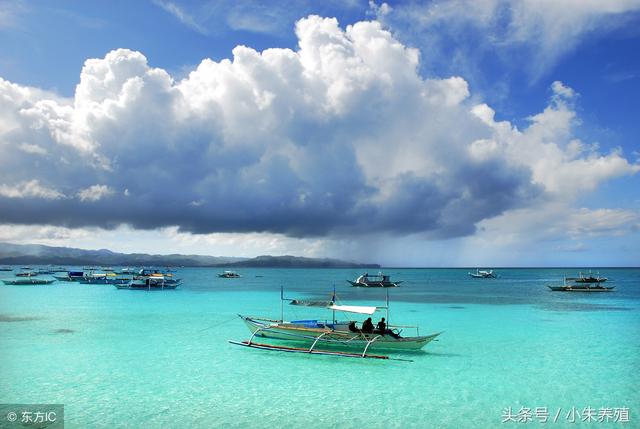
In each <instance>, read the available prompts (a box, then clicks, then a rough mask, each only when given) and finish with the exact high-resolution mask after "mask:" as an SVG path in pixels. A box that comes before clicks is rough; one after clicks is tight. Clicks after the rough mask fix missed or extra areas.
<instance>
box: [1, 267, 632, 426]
mask: <svg viewBox="0 0 640 429" xmlns="http://www.w3.org/2000/svg"><path fill="white" fill-rule="evenodd" d="M218 271H220V270H214V269H195V268H184V269H181V270H179V271H178V273H177V276H178V277H180V278H182V279H183V284H182V286H180V287H179V288H178V289H176V290H172V291H163V292H146V291H132V290H117V289H116V288H115V287H113V286H105V285H81V284H76V283H65V282H57V283H54V284H52V285H48V286H6V285H1V286H0V403H62V404H64V405H65V427H66V428H89V427H98V428H124V427H127V428H188V427H195V428H305V429H311V428H358V429H375V428H498V427H499V428H509V427H514V428H516V427H518V428H528V427H550V428H556V427H558V428H560V427H594V428H595V427H598V428H599V427H602V428H604V427H606V428H609V427H625V428H632V427H633V428H638V427H640V388H639V387H638V382H639V379H638V374H639V372H638V370H640V312H639V310H640V269H604V268H601V269H599V270H598V271H599V272H600V273H601V275H605V276H607V277H609V278H610V281H609V282H607V283H606V284H607V285H612V286H613V285H615V286H616V289H615V292H612V293H593V294H578V293H563V292H551V291H549V290H548V289H547V288H546V286H545V285H547V284H552V283H561V281H562V277H563V276H575V275H577V271H578V270H576V269H502V270H497V272H498V274H499V278H497V279H472V278H470V277H469V276H468V275H467V271H469V270H467V269H387V270H385V273H388V274H390V275H391V276H392V279H393V280H404V283H403V284H402V285H401V287H399V288H396V289H392V290H390V291H389V293H390V299H391V310H390V321H391V324H401V325H414V324H418V325H420V333H421V334H428V333H432V332H439V331H444V332H443V333H442V335H441V336H440V337H439V339H438V341H434V342H432V343H430V344H428V345H427V346H426V347H425V350H424V352H419V353H401V354H398V353H394V354H393V356H395V357H401V358H405V359H412V360H413V362H400V361H379V360H373V359H368V360H365V359H347V358H335V357H328V356H312V355H303V354H290V353H282V352H274V351H264V350H256V349H248V348H244V347H239V346H236V345H232V344H229V343H228V342H227V340H228V339H235V340H245V339H248V338H249V331H248V329H247V328H246V326H245V325H244V324H243V323H242V322H241V320H240V319H239V318H238V317H237V314H243V315H253V316H264V317H270V318H273V319H278V318H280V286H284V288H285V295H286V296H287V297H291V298H314V297H315V298H329V297H330V295H331V293H332V290H333V287H334V286H335V288H336V292H337V294H338V297H339V298H340V299H341V300H342V302H343V303H355V304H370V305H376V304H384V298H385V296H384V291H382V290H380V289H361V288H353V287H351V286H350V285H348V283H347V282H346V280H347V279H352V280H353V279H354V278H356V277H357V276H358V275H359V274H361V272H359V271H358V270H353V269H340V270H333V269H331V270H330V269H326V270H322V269H318V270H308V269H242V270H240V274H241V275H242V277H241V278H239V279H223V278H218V277H217V276H216V273H217V272H218ZM594 272H595V270H594ZM2 274H3V273H0V275H2ZM384 315H385V314H384V313H380V314H377V315H376V316H375V319H377V318H379V317H381V316H384ZM315 317H319V318H323V319H324V318H328V317H329V318H330V317H331V314H330V313H327V312H326V311H325V310H322V309H318V308H303V307H295V306H289V305H287V306H285V318H287V319H306V318H315ZM360 320H362V319H360ZM542 407H546V408H547V412H548V413H549V417H548V419H549V420H548V421H547V423H542V422H541V418H542V417H541V415H542V412H543V411H544V410H543V409H542ZM587 407H590V408H591V409H593V410H595V414H596V416H595V417H596V418H597V414H598V413H599V412H600V410H602V409H608V408H611V409H612V410H613V409H617V410H616V414H615V417H616V418H618V419H620V418H622V419H625V416H624V410H625V409H626V410H627V413H628V419H629V421H628V422H627V423H622V422H620V421H618V422H614V421H613V415H610V416H609V417H608V419H609V422H608V423H607V422H606V421H604V422H602V423H598V422H597V421H591V422H589V421H588V420H589V419H587V421H583V418H584V416H585V413H584V410H585V408H587ZM509 408H511V412H512V414H513V416H514V419H515V416H516V415H517V413H518V412H520V414H519V418H520V419H521V420H523V419H526V409H527V408H530V409H531V410H532V415H531V419H529V420H530V421H526V422H525V421H521V422H514V421H506V422H504V423H503V420H509V412H508V409H509ZM536 408H539V410H538V415H537V416H536V415H535V409H536ZM572 410H575V411H577V413H574V415H573V416H572V415H570V414H571V412H572ZM0 418H2V416H0ZM554 418H556V422H553V421H552V420H553V419H554ZM572 418H573V419H575V422H574V423H572V422H571V420H572Z"/></svg>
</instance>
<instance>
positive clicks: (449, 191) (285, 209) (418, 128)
mask: <svg viewBox="0 0 640 429" xmlns="http://www.w3.org/2000/svg"><path fill="white" fill-rule="evenodd" d="M295 32H296V35H297V37H298V49H296V50H291V49H278V48H273V49H267V50H264V51H262V52H258V51H256V50H254V49H252V48H250V47H246V46H238V47H236V48H235V49H234V50H233V52H232V54H233V56H232V58H229V59H223V60H221V61H218V62H216V61H213V60H210V59H204V60H203V61H202V62H201V63H200V64H199V65H198V66H197V67H196V68H195V69H194V70H193V71H192V72H191V73H190V74H189V75H188V76H187V77H185V78H184V79H182V80H175V79H174V77H172V76H171V75H170V74H169V73H168V72H167V71H165V70H163V69H160V68H155V67H152V66H151V65H149V63H148V61H147V59H146V57H145V56H144V55H143V53H141V52H135V51H131V50H128V49H117V50H114V51H111V52H109V53H108V54H106V56H105V57H104V58H95V59H88V60H87V61H86V62H85V65H84V67H83V69H82V72H81V74H80V83H79V84H78V86H77V88H76V92H75V94H74V96H73V98H71V99H63V98H60V97H56V96H54V95H52V94H48V93H45V92H43V91H38V90H36V89H32V88H25V87H22V86H20V85H16V84H13V83H10V82H7V81H4V80H0V97H2V99H3V100H4V102H3V103H2V105H0V151H1V155H2V156H0V183H5V184H6V185H3V186H12V187H7V188H2V189H3V191H2V194H0V209H1V210H0V222H6V223H16V224H18V223H22V224H38V225H40V224H47V223H48V224H52V225H63V226H67V227H103V228H114V227H117V226H118V225H122V224H127V225H131V226H132V227H133V228H139V229H152V228H162V227H171V226H175V227H178V228H179V230H180V231H181V232H184V231H187V232H191V233H195V234H209V233H238V232H239V233H244V232H256V233H275V234H283V235H287V236H295V237H303V236H304V237H309V236H342V235H346V234H349V235H363V234H369V233H372V232H373V233H387V232H389V233H394V234H414V233H421V234H422V233H423V234H425V235H427V236H430V237H456V236H465V235H469V234H472V233H474V231H475V228H476V225H478V224H479V223H480V222H482V221H484V220H487V219H491V218H495V217H496V216H500V215H502V214H503V213H508V212H510V211H513V210H518V209H522V208H526V207H529V206H532V205H535V206H539V205H540V204H542V202H544V201H549V200H554V199H572V198H574V196H575V195H576V194H578V193H580V192H584V191H589V190H592V189H595V188H596V187H597V186H598V185H599V184H600V183H602V182H604V181H606V180H608V179H611V178H613V177H618V176H620V175H628V174H634V173H635V172H637V171H638V169H639V167H638V165H637V164H632V163H630V162H629V161H627V160H626V159H625V158H624V154H622V153H621V152H620V151H614V152H611V153H608V154H601V153H599V152H598V151H597V149H596V148H594V147H593V146H592V145H589V144H588V142H587V143H582V142H581V141H580V140H578V139H577V138H576V137H575V135H574V128H575V127H576V126H579V118H578V117H577V113H576V111H575V109H574V107H573V105H574V103H575V102H576V97H575V92H574V90H573V89H571V88H569V87H567V86H565V85H564V84H562V83H561V82H557V83H554V85H553V88H552V89H553V91H554V92H553V95H552V97H551V99H550V100H549V105H548V107H547V108H545V109H544V110H543V111H542V112H539V113H535V114H532V115H531V116H530V118H529V125H528V126H526V127H525V128H523V129H518V128H517V127H516V126H515V125H513V124H511V123H509V122H505V121H497V120H496V119H495V116H496V115H495V112H494V110H493V109H492V108H491V107H490V106H488V105H485V104H477V102H476V101H475V100H474V97H472V88H470V86H469V84H468V83H467V81H465V80H464V79H463V78H461V77H459V76H451V77H446V78H435V77H423V76H422V75H421V74H420V72H419V67H420V62H421V60H422V59H421V54H420V52H419V51H418V50H417V49H414V48H412V47H408V46H405V45H404V44H402V43H401V42H400V41H398V40H397V39H396V38H395V37H394V36H393V35H392V34H391V33H390V32H389V31H387V30H385V29H384V28H383V27H382V25H381V24H380V23H378V22H376V21H372V22H368V21H364V22H357V23H355V24H353V25H349V26H347V27H346V28H342V27H340V25H339V24H338V22H337V20H336V19H332V18H321V17H319V16H309V17H308V18H304V19H301V20H299V21H298V23H297V24H296V28H295ZM427 60H428V59H427ZM15 142H20V143H18V144H16V143H15ZM25 144H26V145H28V146H25ZM25 147H29V148H31V153H29V150H27V151H25ZM35 147H38V148H41V150H42V151H45V152H46V154H47V156H46V157H34V156H33V148H35ZM36 150H40V149H36ZM16 166H20V168H15V167H16ZM12 183H13V184H15V183H22V184H24V183H36V184H39V183H47V184H49V186H52V187H53V188H52V189H54V188H55V189H60V191H53V192H57V193H58V194H49V195H58V196H57V197H56V198H49V199H43V198H40V199H38V200H35V201H29V202H28V204H24V205H21V206H19V207H18V206H16V205H13V204H11V203H10V201H8V198H15V197H11V195H13V194H15V193H18V194H21V195H22V194H25V191H24V185H20V186H22V188H21V187H18V188H17V189H18V191H16V190H15V189H16V187H15V185H10V184H12ZM29 192H31V193H34V192H35V191H29ZM63 193H64V195H76V196H77V198H68V199H65V200H64V201H61V200H60V199H61V196H62V195H63ZM106 197H108V198H106ZM88 201H90V202H91V204H86V202H88Z"/></svg>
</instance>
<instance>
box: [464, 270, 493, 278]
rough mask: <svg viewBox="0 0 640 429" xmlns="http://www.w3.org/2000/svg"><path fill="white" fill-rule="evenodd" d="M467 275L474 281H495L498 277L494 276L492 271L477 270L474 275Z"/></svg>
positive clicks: (470, 273)
mask: <svg viewBox="0 0 640 429" xmlns="http://www.w3.org/2000/svg"><path fill="white" fill-rule="evenodd" d="M469 275H470V276H471V277H473V278H474V279H495V278H497V277H498V276H497V275H495V274H494V272H493V270H488V271H487V270H478V269H476V272H475V273H472V272H469Z"/></svg>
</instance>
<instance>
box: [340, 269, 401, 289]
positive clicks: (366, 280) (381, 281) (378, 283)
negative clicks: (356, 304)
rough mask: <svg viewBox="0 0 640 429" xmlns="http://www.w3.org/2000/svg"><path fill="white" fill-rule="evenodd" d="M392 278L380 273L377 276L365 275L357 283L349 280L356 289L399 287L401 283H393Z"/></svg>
mask: <svg viewBox="0 0 640 429" xmlns="http://www.w3.org/2000/svg"><path fill="white" fill-rule="evenodd" d="M390 278H391V277H390V276H388V275H385V274H382V273H381V272H380V273H378V275H377V276H370V275H369V273H364V274H363V275H361V276H360V277H358V278H357V279H356V280H355V281H351V280H347V281H348V282H349V283H350V284H351V286H354V287H398V285H399V284H400V283H402V282H401V281H400V282H392V281H391V280H390Z"/></svg>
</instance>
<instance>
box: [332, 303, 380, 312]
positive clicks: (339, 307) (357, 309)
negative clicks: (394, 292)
mask: <svg viewBox="0 0 640 429" xmlns="http://www.w3.org/2000/svg"><path fill="white" fill-rule="evenodd" d="M328 308H329V310H336V311H346V312H348V313H358V314H373V313H375V311H376V309H377V307H367V306H363V305H336V304H332V305H330V306H329V307H328Z"/></svg>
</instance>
